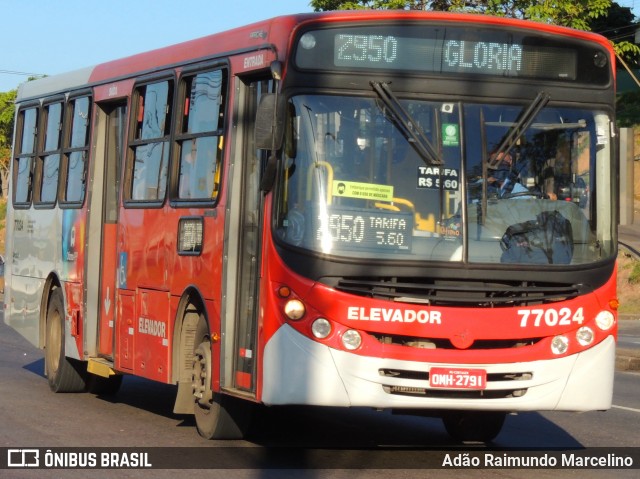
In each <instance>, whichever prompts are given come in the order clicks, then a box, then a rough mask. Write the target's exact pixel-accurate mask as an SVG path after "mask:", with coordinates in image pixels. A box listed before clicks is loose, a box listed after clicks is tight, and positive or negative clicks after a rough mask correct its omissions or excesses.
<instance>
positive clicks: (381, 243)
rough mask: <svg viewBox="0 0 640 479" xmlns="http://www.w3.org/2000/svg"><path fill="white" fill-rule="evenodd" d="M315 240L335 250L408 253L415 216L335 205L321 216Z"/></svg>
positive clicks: (318, 215) (318, 219)
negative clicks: (328, 243) (373, 250)
mask: <svg viewBox="0 0 640 479" xmlns="http://www.w3.org/2000/svg"><path fill="white" fill-rule="evenodd" d="M316 218H317V224H316V234H315V240H316V241H317V242H318V243H319V244H320V245H326V244H327V242H330V243H331V249H345V248H346V249H376V250H380V249H384V250H396V251H405V252H408V251H410V250H411V239H412V235H413V222H414V220H413V214H411V213H409V212H389V211H382V210H380V211H379V210H368V209H364V208H347V207H337V206H331V207H330V209H329V210H328V211H327V212H326V213H325V214H320V213H319V214H317V215H316Z"/></svg>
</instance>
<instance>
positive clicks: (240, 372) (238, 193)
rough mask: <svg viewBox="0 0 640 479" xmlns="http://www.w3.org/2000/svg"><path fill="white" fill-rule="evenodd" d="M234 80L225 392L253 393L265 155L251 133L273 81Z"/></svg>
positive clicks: (224, 319)
mask: <svg viewBox="0 0 640 479" xmlns="http://www.w3.org/2000/svg"><path fill="white" fill-rule="evenodd" d="M236 82H237V86H238V90H237V91H238V95H239V97H238V101H237V103H236V105H238V107H237V110H236V113H237V114H236V116H235V124H234V127H235V128H236V131H237V132H238V133H239V134H238V135H237V137H236V138H237V142H236V144H235V145H234V158H233V161H232V163H231V164H230V165H229V167H230V170H229V179H230V187H229V188H228V196H227V204H228V205H229V206H228V210H229V213H228V215H227V224H226V225H225V228H226V231H227V241H226V242H225V257H226V258H227V261H226V266H225V272H224V288H225V291H224V292H223V298H224V299H223V312H222V318H223V326H222V327H223V329H224V331H225V336H224V338H225V340H224V343H223V352H222V354H223V356H224V359H223V365H224V367H223V370H222V371H221V375H222V386H223V387H224V388H225V389H235V390H239V391H242V392H244V393H249V395H254V394H255V390H256V363H257V358H256V353H257V323H258V307H259V296H260V290H259V285H260V277H259V273H260V261H261V256H260V251H261V237H262V221H263V217H262V216H263V214H262V213H263V195H262V192H261V191H260V179H261V176H262V170H263V167H264V164H265V162H266V154H265V152H264V151H261V150H257V149H256V148H255V144H254V137H253V130H254V121H255V116H256V111H257V108H258V102H259V100H260V97H261V95H262V94H263V93H267V92H268V91H270V89H271V87H272V82H271V81H270V80H251V81H245V80H242V79H240V78H236Z"/></svg>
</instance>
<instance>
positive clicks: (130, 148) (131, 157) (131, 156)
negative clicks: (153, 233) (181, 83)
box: [122, 71, 177, 208]
mask: <svg viewBox="0 0 640 479" xmlns="http://www.w3.org/2000/svg"><path fill="white" fill-rule="evenodd" d="M163 82H168V84H169V88H168V90H167V96H168V98H167V99H168V101H167V105H166V106H167V107H168V109H169V111H168V112H167V114H166V116H165V125H164V132H163V135H162V136H160V137H156V138H147V139H144V138H142V130H140V133H139V134H138V132H137V129H138V127H139V125H140V124H141V123H142V121H144V116H143V117H142V119H140V118H139V115H140V98H141V89H142V88H145V89H146V87H148V86H149V85H155V84H160V83H163ZM176 83H177V82H176V76H175V73H174V72H173V71H172V72H169V73H165V74H162V75H156V76H152V77H146V78H141V79H139V81H137V82H136V84H135V85H134V87H133V90H132V95H131V108H130V111H129V127H128V134H127V142H126V161H125V166H124V179H123V188H122V202H123V204H124V206H125V208H161V207H162V206H163V205H164V203H165V201H166V199H167V196H168V191H169V185H170V178H169V177H170V172H171V165H170V163H171V157H172V156H171V155H172V151H171V150H172V141H171V137H172V130H173V123H174V122H175V119H174V112H175V111H176V105H175V101H176ZM145 95H146V90H145ZM142 115H144V109H143V112H142ZM167 120H168V122H169V124H168V125H167V124H166V122H167ZM154 143H157V144H162V143H166V144H167V147H168V148H169V151H168V152H167V153H166V155H165V156H166V160H167V174H166V175H165V185H164V194H163V195H162V196H158V198H155V199H137V198H134V197H133V189H134V174H135V161H136V150H137V148H138V147H140V146H145V145H150V144H154ZM158 186H160V184H158Z"/></svg>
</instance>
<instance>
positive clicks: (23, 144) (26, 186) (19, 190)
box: [13, 107, 38, 207]
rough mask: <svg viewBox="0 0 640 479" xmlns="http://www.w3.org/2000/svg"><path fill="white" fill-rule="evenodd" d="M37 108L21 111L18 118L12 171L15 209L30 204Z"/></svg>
mask: <svg viewBox="0 0 640 479" xmlns="http://www.w3.org/2000/svg"><path fill="white" fill-rule="evenodd" d="M37 124H38V110H37V108H35V107H34V108H29V109H26V110H22V111H21V112H20V114H19V116H18V132H19V133H18V135H17V138H18V141H19V144H18V145H17V147H16V152H17V155H16V156H15V157H14V163H15V165H14V169H13V172H14V173H13V204H14V206H16V207H28V206H29V204H30V203H31V192H32V184H31V182H32V176H33V173H32V166H33V162H34V155H35V146H36V131H37V128H36V125H37Z"/></svg>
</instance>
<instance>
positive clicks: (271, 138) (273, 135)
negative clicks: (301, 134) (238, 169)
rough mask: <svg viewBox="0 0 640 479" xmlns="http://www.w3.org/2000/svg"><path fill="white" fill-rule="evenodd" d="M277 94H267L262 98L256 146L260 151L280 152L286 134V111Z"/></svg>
mask: <svg viewBox="0 0 640 479" xmlns="http://www.w3.org/2000/svg"><path fill="white" fill-rule="evenodd" d="M278 96H279V95H276V94H275V93H266V94H264V95H262V97H261V98H260V105H258V111H257V113H256V123H255V136H254V139H255V144H256V148H258V149H260V150H279V149H280V148H281V147H282V137H283V134H284V118H283V117H284V109H283V108H282V101H280V100H279V98H278Z"/></svg>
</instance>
